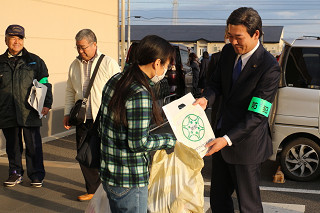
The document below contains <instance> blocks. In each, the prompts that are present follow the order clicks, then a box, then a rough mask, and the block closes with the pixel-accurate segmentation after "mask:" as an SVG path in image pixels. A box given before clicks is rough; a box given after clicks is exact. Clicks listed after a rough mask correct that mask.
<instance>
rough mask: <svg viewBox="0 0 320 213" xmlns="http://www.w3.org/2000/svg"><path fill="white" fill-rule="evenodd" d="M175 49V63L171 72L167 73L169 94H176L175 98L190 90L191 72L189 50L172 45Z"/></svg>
mask: <svg viewBox="0 0 320 213" xmlns="http://www.w3.org/2000/svg"><path fill="white" fill-rule="evenodd" d="M172 46H173V47H174V48H175V49H176V61H175V65H174V66H172V69H171V70H168V71H167V74H166V78H167V79H168V83H169V87H170V92H171V94H176V96H177V98H179V97H182V96H183V95H185V94H186V93H188V92H190V91H191V89H192V70H191V67H190V66H189V64H188V59H189V53H190V51H189V49H188V47H186V46H184V45H181V44H179V45H178V44H172Z"/></svg>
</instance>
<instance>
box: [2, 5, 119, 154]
mask: <svg viewBox="0 0 320 213" xmlns="http://www.w3.org/2000/svg"><path fill="white" fill-rule="evenodd" d="M1 8H2V10H1V13H0V20H1V22H0V52H1V54H2V53H3V52H4V51H5V50H6V49H7V46H6V45H5V42H4V36H5V35H4V34H5V30H6V28H7V26H9V25H10V24H19V25H21V26H23V27H24V28H25V33H26V39H25V47H26V49H27V50H28V51H30V52H32V53H35V54H37V55H39V56H40V57H41V58H42V59H43V60H44V61H45V63H46V64H47V67H48V70H49V75H50V76H49V81H50V83H52V86H53V106H52V110H51V111H50V114H49V116H48V117H47V118H46V119H44V120H43V124H44V125H43V127H42V128H41V131H42V136H43V137H46V136H48V135H53V134H57V133H61V132H63V131H65V130H64V128H63V126H62V119H63V108H64V97H65V96H64V91H65V86H66V80H67V72H68V68H69V66H70V64H71V62H72V60H74V58H75V57H76V56H77V51H76V49H75V48H74V47H75V40H74V37H75V35H76V33H77V32H78V31H79V30H81V29H84V28H90V29H92V30H93V31H94V32H95V34H96V36H97V39H98V48H99V49H100V51H102V52H103V53H105V54H106V55H109V56H111V57H112V58H114V59H116V60H117V61H118V55H119V54H118V43H119V42H118V41H119V38H118V11H119V2H118V0H108V1H105V0H91V1H86V0H68V1H66V0H15V1H4V0H3V1H1ZM3 142H4V140H3V136H2V133H0V149H3V148H4V145H3Z"/></svg>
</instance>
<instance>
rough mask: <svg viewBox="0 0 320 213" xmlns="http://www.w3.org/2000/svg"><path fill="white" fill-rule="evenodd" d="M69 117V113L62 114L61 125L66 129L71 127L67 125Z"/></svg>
mask: <svg viewBox="0 0 320 213" xmlns="http://www.w3.org/2000/svg"><path fill="white" fill-rule="evenodd" d="M69 118H70V116H69V115H66V116H64V118H63V126H64V128H66V129H70V128H71V126H69Z"/></svg>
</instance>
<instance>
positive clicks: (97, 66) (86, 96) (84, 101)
mask: <svg viewBox="0 0 320 213" xmlns="http://www.w3.org/2000/svg"><path fill="white" fill-rule="evenodd" d="M103 57H104V54H101V55H100V57H99V60H98V62H97V64H96V67H95V68H94V71H93V73H92V76H91V78H90V82H89V85H88V88H87V91H86V94H85V95H84V97H83V101H82V103H87V100H88V96H89V94H90V90H91V87H92V85H93V81H94V78H95V77H96V75H97V72H98V69H99V66H100V64H101V61H102V59H103Z"/></svg>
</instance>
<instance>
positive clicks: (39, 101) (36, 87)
mask: <svg viewBox="0 0 320 213" xmlns="http://www.w3.org/2000/svg"><path fill="white" fill-rule="evenodd" d="M46 94H47V86H46V85H44V84H41V83H39V82H38V81H37V79H34V80H33V86H32V87H31V91H30V94H29V98H28V103H29V104H30V106H32V107H33V108H34V109H35V110H37V112H38V114H39V118H40V119H41V118H42V117H43V115H42V113H41V112H42V109H43V104H44V99H45V97H46Z"/></svg>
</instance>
